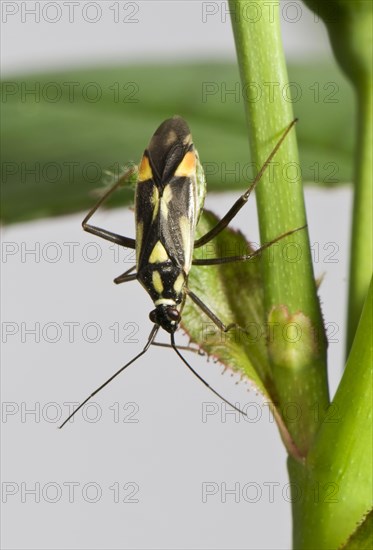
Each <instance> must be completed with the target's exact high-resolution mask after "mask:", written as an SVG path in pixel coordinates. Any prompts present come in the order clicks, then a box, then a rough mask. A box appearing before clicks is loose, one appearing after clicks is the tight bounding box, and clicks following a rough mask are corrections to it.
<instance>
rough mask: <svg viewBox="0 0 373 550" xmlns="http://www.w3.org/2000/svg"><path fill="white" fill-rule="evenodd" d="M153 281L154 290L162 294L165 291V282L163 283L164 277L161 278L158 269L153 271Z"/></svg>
mask: <svg viewBox="0 0 373 550" xmlns="http://www.w3.org/2000/svg"><path fill="white" fill-rule="evenodd" d="M152 283H153V287H154V290H155V291H156V292H157V293H158V294H162V292H163V283H162V278H161V276H160V274H159V273H158V271H153V274H152Z"/></svg>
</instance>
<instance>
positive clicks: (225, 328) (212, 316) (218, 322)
mask: <svg viewBox="0 0 373 550" xmlns="http://www.w3.org/2000/svg"><path fill="white" fill-rule="evenodd" d="M186 292H187V294H188V296H189V297H190V298H191V300H193V302H194V303H195V304H196V305H197V306H198V307H199V308H200V309H202V311H203V313H205V314H206V315H207V317H209V318H210V319H211V321H212V322H213V323H214V324H215V325H216V326H217V327H218V328H219V329H220V330H221V331H223V332H228V331H229V330H231V329H233V328H236V329H240V330H243V331H244V332H246V331H245V330H244V329H243V328H242V327H240V326H239V325H237V323H229V325H225V324H224V323H223V321H221V320H220V319H219V317H217V316H216V315H215V313H214V312H213V311H211V309H210V308H209V307H208V306H207V305H206V304H205V303H204V302H202V300H201V298H198V296H197V295H196V294H194V292H192V291H191V290H189V288H188V289H187V290H186Z"/></svg>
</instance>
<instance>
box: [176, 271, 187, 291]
mask: <svg viewBox="0 0 373 550" xmlns="http://www.w3.org/2000/svg"><path fill="white" fill-rule="evenodd" d="M184 281H185V279H184V275H183V274H182V273H180V275H179V276H178V278H177V279H176V281H175V282H174V291H175V292H176V294H179V293H180V292H181V289H182V288H183V286H184Z"/></svg>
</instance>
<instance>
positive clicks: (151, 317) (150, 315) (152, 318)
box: [149, 309, 157, 323]
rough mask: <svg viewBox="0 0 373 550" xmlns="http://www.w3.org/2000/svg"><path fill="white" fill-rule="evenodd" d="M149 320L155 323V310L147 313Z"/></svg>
mask: <svg viewBox="0 0 373 550" xmlns="http://www.w3.org/2000/svg"><path fill="white" fill-rule="evenodd" d="M149 319H150V320H151V322H152V323H157V310H155V309H153V311H151V312H150V313H149Z"/></svg>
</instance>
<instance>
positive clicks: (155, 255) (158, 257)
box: [149, 241, 169, 264]
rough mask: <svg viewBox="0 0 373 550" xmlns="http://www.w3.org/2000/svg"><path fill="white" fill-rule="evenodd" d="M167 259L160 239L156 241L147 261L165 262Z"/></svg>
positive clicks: (154, 262) (152, 262) (153, 262)
mask: <svg viewBox="0 0 373 550" xmlns="http://www.w3.org/2000/svg"><path fill="white" fill-rule="evenodd" d="M168 259H169V258H168V254H167V252H166V249H165V247H164V246H163V244H162V243H161V241H157V242H156V244H155V246H154V248H153V250H152V252H151V254H150V256H149V263H150V264H160V263H161V262H167V260H168Z"/></svg>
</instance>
